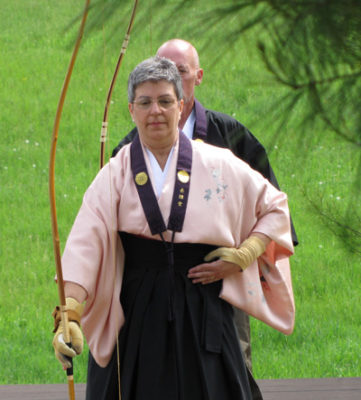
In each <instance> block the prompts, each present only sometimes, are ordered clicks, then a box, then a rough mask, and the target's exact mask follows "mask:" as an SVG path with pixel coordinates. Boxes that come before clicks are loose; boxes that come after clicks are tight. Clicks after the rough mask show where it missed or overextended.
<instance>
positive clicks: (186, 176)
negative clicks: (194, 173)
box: [177, 170, 189, 183]
mask: <svg viewBox="0 0 361 400" xmlns="http://www.w3.org/2000/svg"><path fill="white" fill-rule="evenodd" d="M177 176H178V179H179V180H180V181H181V182H182V183H187V182H188V181H189V174H188V172H187V171H184V170H182V171H178V174H177Z"/></svg>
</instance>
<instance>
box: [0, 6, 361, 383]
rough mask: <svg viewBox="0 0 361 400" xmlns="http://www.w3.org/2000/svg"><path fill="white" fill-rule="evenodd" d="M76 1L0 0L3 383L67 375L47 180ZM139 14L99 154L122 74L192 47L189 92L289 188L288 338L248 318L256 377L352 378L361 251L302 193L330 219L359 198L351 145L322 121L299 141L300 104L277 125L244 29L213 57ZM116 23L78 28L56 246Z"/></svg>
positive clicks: (121, 102) (122, 106)
mask: <svg viewBox="0 0 361 400" xmlns="http://www.w3.org/2000/svg"><path fill="white" fill-rule="evenodd" d="M82 7H83V1H79V0H76V1H75V0H62V1H61V2H55V1H53V2H49V1H46V0H27V1H26V2H25V1H22V0H12V1H11V2H9V1H5V0H0V17H1V20H2V30H1V32H0V43H1V54H2V57H1V58H0V73H1V76H2V79H1V82H0V88H1V98H0V109H1V113H0V129H1V139H0V151H1V160H0V180H1V185H0V196H1V209H0V226H1V228H0V229H1V240H0V276H1V280H0V332H1V340H0V357H1V359H2V360H3V365H2V368H1V369H0V384H16V383H55V382H64V379H65V378H64V373H63V371H62V369H61V367H60V364H58V362H57V361H56V360H55V358H54V355H53V349H52V346H51V340H52V332H51V331H52V317H51V312H52V309H53V307H54V306H55V305H56V304H57V303H58V299H57V287H56V285H55V283H54V281H53V277H54V273H55V267H54V260H53V248H52V239H51V226H50V216H49V205H48V203H49V201H48V187H47V185H48V183H47V180H48V162H49V151H50V141H51V132H52V125H53V121H54V116H55V111H56V106H57V101H58V97H59V95H60V90H61V86H62V82H63V79H64V76H65V71H66V68H67V64H68V62H69V59H70V55H71V44H72V40H73V38H74V35H75V33H76V32H77V29H78V26H77V25H74V27H73V28H71V29H69V30H66V27H67V26H68V25H69V23H70V22H71V21H72V20H73V18H74V16H76V15H77V14H78V13H80V12H81V11H82ZM147 7H148V5H147ZM165 8H166V7H165ZM140 11H141V13H142V12H143V14H144V9H143V10H142V9H141V10H140ZM165 11H167V10H165ZM146 13H147V10H145V14H146ZM145 21H147V18H145ZM149 21H151V26H149V22H148V24H147V25H144V26H143V25H142V26H140V25H137V24H136V25H135V27H134V29H135V31H134V33H133V36H132V39H131V42H130V45H129V49H128V52H127V53H126V56H125V58H124V62H123V66H122V70H121V72H120V75H119V77H118V81H117V87H116V90H115V93H114V98H113V99H114V104H112V107H111V111H110V117H109V123H110V129H109V134H110V141H109V143H108V148H107V154H108V155H109V154H110V151H111V149H112V148H113V147H114V146H115V145H116V144H117V143H118V141H119V139H120V138H121V137H122V136H123V135H124V134H126V133H127V132H128V131H129V129H130V127H131V126H132V123H131V119H130V117H129V115H128V111H127V99H126V81H127V75H128V73H129V71H130V70H131V69H132V68H133V67H134V66H135V65H136V64H137V63H138V62H139V61H141V60H142V59H144V58H145V57H148V56H150V55H151V54H152V53H153V52H154V51H155V49H156V48H157V47H158V45H159V44H160V43H162V42H163V41H165V40H166V39H168V38H171V37H175V36H183V37H184V38H186V39H188V40H191V41H193V42H194V43H195V45H196V46H197V47H199V48H201V49H202V52H201V54H200V55H201V61H202V65H203V67H204V69H205V77H204V81H203V84H202V86H201V87H200V88H198V89H197V96H198V98H199V99H200V100H201V101H202V102H203V103H204V104H205V105H206V106H207V107H209V108H213V109H217V110H220V111H223V112H226V113H228V114H231V115H234V116H235V117H236V118H237V119H239V120H240V121H241V122H242V123H244V124H245V125H246V126H247V127H249V129H250V130H251V131H252V132H253V133H254V134H255V135H256V136H257V137H258V139H259V140H260V141H261V142H262V143H263V144H264V145H265V147H266V148H267V150H268V153H269V155H270V159H271V163H272V166H273V168H274V170H275V172H276V175H277V178H278V180H279V182H280V184H281V187H282V189H283V190H284V191H285V192H287V193H288V196H289V200H290V207H291V211H292V217H293V220H294V223H295V226H296V229H297V233H298V236H299V239H300V241H301V244H300V246H299V247H298V248H297V249H296V254H295V255H294V256H293V257H292V273H293V285H294V291H295V299H296V306H297V315H296V328H295V332H294V333H293V335H291V336H288V337H286V336H284V335H282V334H280V333H278V332H276V331H275V330H272V329H271V328H269V327H267V326H266V325H264V324H262V323H260V322H258V321H255V320H252V348H253V361H254V372H255V375H256V378H258V379H262V378H300V377H326V376H327V377H329V376H335V377H336V376H361V363H360V343H361V301H360V275H361V274H360V270H361V266H360V257H359V256H357V255H355V254H354V253H352V252H350V250H349V249H348V248H347V247H345V245H344V244H343V242H342V241H341V240H340V238H339V237H338V236H337V235H335V234H334V233H333V232H332V230H330V229H329V228H328V226H327V225H326V224H325V220H324V219H322V218H321V217H320V216H319V215H318V213H317V212H315V210H314V209H313V208H312V206H311V203H310V201H309V199H311V200H312V201H316V202H317V204H320V205H322V209H323V210H332V211H333V212H334V213H336V214H337V215H345V214H347V212H348V210H352V209H357V208H359V207H361V204H360V198H359V197H354V196H353V192H352V190H351V184H352V182H353V179H354V178H355V170H356V167H357V162H358V158H359V154H358V155H357V153H356V151H355V149H354V148H352V146H350V145H349V144H345V143H343V142H342V141H340V140H339V139H338V138H337V137H334V136H333V135H332V134H331V133H330V132H327V131H325V128H324V127H323V126H322V125H321V124H319V125H318V126H315V127H314V128H313V129H314V131H313V132H312V135H308V136H307V140H302V139H300V137H301V138H302V136H301V135H300V127H299V122H300V120H301V116H302V112H303V107H302V103H301V104H300V105H298V106H297V107H295V109H294V110H293V111H292V116H291V117H292V118H291V119H290V121H289V122H288V123H287V124H286V125H285V126H283V128H282V130H281V131H280V132H278V134H275V130H276V124H277V120H275V118H276V117H275V115H276V114H275V112H274V110H272V108H270V107H269V104H270V99H274V98H276V99H277V98H280V97H281V96H282V94H283V90H282V89H279V88H277V87H276V86H274V85H272V84H271V82H270V79H269V75H268V74H267V72H266V71H265V69H264V67H263V65H262V63H261V61H260V60H259V59H258V57H257V53H256V51H255V50H254V39H255V38H253V37H252V35H250V36H249V37H245V38H244V40H240V41H239V43H238V45H237V46H235V47H233V48H231V49H229V51H228V52H227V53H226V54H225V55H223V57H221V58H219V59H218V61H217V62H216V61H215V53H217V55H219V54H218V51H217V52H215V48H211V47H210V46H204V45H205V44H206V43H212V37H211V36H209V37H206V36H203V37H198V36H192V35H191V34H189V33H187V30H186V29H187V23H185V24H184V25H182V26H179V25H177V24H176V25H175V26H171V27H170V28H169V29H168V31H167V34H166V35H165V34H164V33H160V32H161V28H162V23H163V20H162V14H161V13H160V14H154V15H153V17H152V19H150V18H149ZM126 24H127V22H126V17H125V16H124V15H123V14H122V15H120V13H119V16H118V14H117V15H115V16H114V17H113V18H112V20H111V21H110V25H107V24H106V25H104V28H101V29H95V30H93V31H92V32H91V33H90V32H89V30H88V29H87V30H86V32H85V39H86V40H85V42H84V43H83V45H82V47H81V50H80V53H79V57H78V61H77V64H76V66H75V70H74V74H73V77H72V81H71V83H70V89H69V94H68V97H67V99H66V104H65V107H64V113H63V119H62V122H61V126H60V133H59V143H58V152H57V163H56V191H57V208H58V220H59V232H60V240H61V245H62V248H63V247H64V244H65V240H66V237H67V235H68V232H69V230H70V228H71V225H72V222H73V220H74V217H75V215H76V213H77V210H78V208H79V206H80V203H81V199H82V195H83V193H84V191H85V189H86V187H87V186H88V184H89V183H90V182H91V180H92V179H93V177H94V176H95V174H96V172H97V170H98V152H99V140H98V138H99V133H100V126H101V118H102V114H103V107H104V102H105V97H106V90H107V88H108V85H109V82H110V79H111V76H112V73H113V69H114V67H115V62H116V59H117V57H118V53H119V47H120V45H121V43H122V40H123V34H124V31H125V29H126ZM116 25H118V26H116ZM113 29H114V30H113ZM217 49H218V48H217ZM358 152H359V150H358ZM86 363H87V356H86V351H85V352H84V354H83V355H82V356H80V357H78V358H77V359H76V361H75V365H76V367H75V380H76V382H84V381H85V380H86Z"/></svg>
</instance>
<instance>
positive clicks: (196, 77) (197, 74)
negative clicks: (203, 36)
mask: <svg viewBox="0 0 361 400" xmlns="http://www.w3.org/2000/svg"><path fill="white" fill-rule="evenodd" d="M157 55H158V56H160V57H165V58H169V59H170V60H172V61H173V62H174V63H175V64H176V66H177V68H178V71H179V73H180V76H181V78H182V86H183V100H184V103H185V104H187V103H188V102H193V101H194V87H195V86H198V85H200V83H201V81H202V77H203V70H202V69H200V68H199V67H198V65H197V64H196V62H197V61H196V59H195V56H194V53H193V51H192V48H191V47H187V46H184V47H182V46H177V45H174V44H169V45H165V46H162V47H161V48H160V49H159V50H158V53H157Z"/></svg>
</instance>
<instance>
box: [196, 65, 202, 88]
mask: <svg viewBox="0 0 361 400" xmlns="http://www.w3.org/2000/svg"><path fill="white" fill-rule="evenodd" d="M202 79H203V69H202V68H198V70H197V76H196V86H199V85H200V84H201V83H202Z"/></svg>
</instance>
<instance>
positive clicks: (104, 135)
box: [100, 0, 138, 168]
mask: <svg viewBox="0 0 361 400" xmlns="http://www.w3.org/2000/svg"><path fill="white" fill-rule="evenodd" d="M137 5H138V0H135V1H134V4H133V10H132V14H131V17H130V20H129V24H128V29H127V32H126V34H125V37H124V40H123V44H122V48H121V50H120V54H119V58H118V62H117V65H116V67H115V71H114V75H113V78H112V81H111V83H110V87H109V90H108V96H107V100H106V102H105V107H104V114H103V122H102V128H101V132H100V168H103V166H104V152H105V142H106V139H107V131H108V113H109V106H110V101H111V98H112V94H113V89H114V86H115V81H116V79H117V76H118V72H119V69H120V66H121V64H122V61H123V57H124V54H125V51H126V50H127V47H128V43H129V39H130V32H131V30H132V27H133V22H134V18H135V13H136V10H137Z"/></svg>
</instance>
